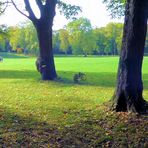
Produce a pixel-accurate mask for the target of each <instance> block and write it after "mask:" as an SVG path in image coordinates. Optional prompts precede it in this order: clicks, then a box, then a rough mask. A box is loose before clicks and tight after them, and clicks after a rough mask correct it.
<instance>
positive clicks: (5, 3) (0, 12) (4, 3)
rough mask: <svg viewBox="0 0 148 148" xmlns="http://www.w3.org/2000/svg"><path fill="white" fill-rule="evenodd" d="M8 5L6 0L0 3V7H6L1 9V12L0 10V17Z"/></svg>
mask: <svg viewBox="0 0 148 148" xmlns="http://www.w3.org/2000/svg"><path fill="white" fill-rule="evenodd" d="M8 3H9V2H8V0H7V1H6V2H3V3H2V2H0V6H1V5H6V6H5V8H3V10H0V15H1V14H2V13H4V12H5V10H6V8H7V6H8Z"/></svg>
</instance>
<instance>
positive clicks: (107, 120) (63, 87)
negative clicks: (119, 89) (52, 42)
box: [0, 55, 148, 147]
mask: <svg viewBox="0 0 148 148" xmlns="http://www.w3.org/2000/svg"><path fill="white" fill-rule="evenodd" d="M3 57H5V58H4V61H3V62H0V145H2V146H4V147H5V146H6V147H8V146H10V147H11V146H12V147H20V146H24V147H42V146H44V147H110V146H113V147H127V146H129V147H134V146H135V147H147V146H148V145H147V144H148V143H147V137H148V135H147V132H148V131H147V129H146V126H147V125H148V122H147V119H146V117H145V116H136V115H129V114H127V113H114V112H111V111H108V108H107V107H106V105H104V103H105V102H107V101H109V100H110V99H111V97H112V95H113V92H114V89H115V85H116V71H117V66H118V57H88V58H84V57H56V58H55V61H56V69H57V72H58V76H59V77H61V81H57V82H43V81H41V80H40V75H39V73H38V72H37V71H36V67H35V58H27V57H24V56H22V57H19V56H17V55H15V56H14V57H13V55H3ZM78 72H84V73H85V74H86V81H84V82H80V84H74V82H73V75H74V74H75V73H78ZM143 81H144V97H145V99H148V57H145V59H144V66H143Z"/></svg>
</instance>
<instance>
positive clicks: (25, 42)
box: [9, 23, 39, 54]
mask: <svg viewBox="0 0 148 148" xmlns="http://www.w3.org/2000/svg"><path fill="white" fill-rule="evenodd" d="M9 36H10V37H9V40H10V44H11V46H12V48H13V50H16V49H17V48H23V49H24V51H25V52H28V53H31V54H38V51H39V47H38V39H37V35H36V30H35V28H34V27H33V25H32V24H31V23H27V24H23V25H22V26H18V27H10V28H9Z"/></svg>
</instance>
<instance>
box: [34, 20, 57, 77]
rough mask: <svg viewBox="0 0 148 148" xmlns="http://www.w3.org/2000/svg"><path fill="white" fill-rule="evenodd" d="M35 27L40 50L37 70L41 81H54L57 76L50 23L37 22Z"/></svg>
mask: <svg viewBox="0 0 148 148" xmlns="http://www.w3.org/2000/svg"><path fill="white" fill-rule="evenodd" d="M35 27H36V30H37V36H38V40H39V48H40V55H39V58H38V60H37V66H38V70H39V72H40V73H41V76H42V80H54V79H55V78H56V77H57V74H56V70H55V64H54V57H53V49H52V22H51V23H47V22H46V21H45V22H44V21H39V23H38V24H37V25H36V26H35Z"/></svg>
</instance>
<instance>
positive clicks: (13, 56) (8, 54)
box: [0, 52, 28, 59]
mask: <svg viewBox="0 0 148 148" xmlns="http://www.w3.org/2000/svg"><path fill="white" fill-rule="evenodd" d="M0 56H1V57H3V58H13V59H18V58H28V57H27V56H25V55H19V54H14V53H7V52H0Z"/></svg>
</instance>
